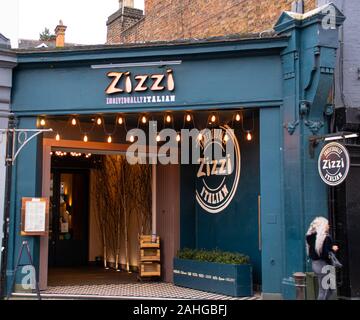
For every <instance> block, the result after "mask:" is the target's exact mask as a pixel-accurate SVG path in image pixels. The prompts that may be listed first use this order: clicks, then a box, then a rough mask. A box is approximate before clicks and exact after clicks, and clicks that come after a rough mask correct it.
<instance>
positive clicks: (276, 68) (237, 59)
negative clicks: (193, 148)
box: [7, 5, 343, 298]
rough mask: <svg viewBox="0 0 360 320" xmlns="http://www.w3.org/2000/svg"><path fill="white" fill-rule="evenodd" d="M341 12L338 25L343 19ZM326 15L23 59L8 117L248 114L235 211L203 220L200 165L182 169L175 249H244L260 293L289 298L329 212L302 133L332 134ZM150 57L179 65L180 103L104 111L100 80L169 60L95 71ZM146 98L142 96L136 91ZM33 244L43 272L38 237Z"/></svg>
mask: <svg viewBox="0 0 360 320" xmlns="http://www.w3.org/2000/svg"><path fill="white" fill-rule="evenodd" d="M330 6H332V5H330ZM336 12H337V25H340V24H341V23H342V21H343V16H342V15H341V13H340V12H338V11H336ZM324 16H325V14H324V13H322V12H315V13H314V14H313V15H311V16H309V17H307V18H306V19H302V20H300V19H298V18H296V17H293V16H292V15H290V14H288V13H284V14H283V15H282V16H281V17H280V20H279V22H278V23H277V25H276V27H275V30H276V32H277V34H276V35H275V36H274V37H271V38H261V37H258V38H248V39H247V38H242V39H240V38H227V39H225V38H224V39H212V40H209V41H194V42H184V43H181V42H179V43H171V44H169V43H159V44H149V45H132V46H103V47H84V48H80V49H75V50H74V49H72V50H70V49H64V50H55V51H47V50H45V51H34V52H21V51H18V53H17V56H18V66H17V68H16V69H15V71H14V83H13V91H12V106H11V108H12V112H14V113H15V115H16V116H17V118H18V120H19V122H18V127H19V128H27V129H29V128H36V123H37V119H38V117H39V116H46V115H52V116H57V115H58V116H60V115H73V114H84V115H85V114H106V113H113V114H114V113H125V114H126V113H141V112H165V111H186V110H192V111H206V110H218V111H220V112H221V110H222V109H223V110H225V109H226V110H239V109H240V108H244V109H246V110H250V111H251V110H253V111H254V113H255V117H256V121H255V123H256V129H255V135H254V139H255V140H254V141H252V143H251V144H247V143H246V141H245V139H244V138H243V137H242V136H239V137H238V138H239V142H240V148H241V156H242V169H241V170H242V171H241V178H240V183H239V187H238V189H237V192H236V195H235V197H234V199H233V201H232V203H231V204H230V205H229V206H228V207H227V208H226V209H225V210H224V211H223V212H222V213H221V214H213V215H210V214H206V213H204V212H203V210H202V209H201V208H200V207H199V206H198V205H197V204H196V200H195V194H194V188H195V184H196V182H195V178H194V177H195V173H196V168H194V166H191V165H182V166H181V171H180V172H181V174H180V179H181V194H180V199H181V202H180V203H181V204H180V245H181V247H199V248H215V247H218V248H220V249H225V250H231V251H239V252H243V253H246V254H248V255H250V257H251V259H252V261H253V264H254V269H255V278H256V279H257V281H259V282H260V280H261V284H262V292H263V293H264V296H265V295H269V297H275V296H276V297H278V296H280V295H282V296H283V297H285V298H294V294H295V288H294V282H293V279H292V274H293V273H294V272H297V271H305V270H306V269H308V268H309V266H308V265H306V258H305V246H304V234H305V231H306V226H307V225H308V223H309V221H310V220H311V219H312V218H313V217H314V216H317V215H319V214H327V192H326V187H325V185H323V183H322V182H321V179H320V178H319V177H318V174H317V166H316V156H315V158H311V157H310V154H309V152H308V149H309V148H308V137H309V136H311V135H316V134H319V135H320V134H323V133H325V132H326V130H327V121H328V119H327V116H326V115H325V113H324V112H325V110H326V108H327V103H328V96H329V93H330V89H331V85H332V81H333V76H334V68H335V60H336V48H337V45H338V33H337V29H324V28H323V27H322V19H323V18H324ZM151 61H181V63H180V64H176V65H171V69H173V73H174V76H175V79H176V86H175V90H174V91H173V92H169V93H166V94H169V95H175V96H176V99H175V101H173V102H167V103H162V102H156V101H155V102H153V101H152V100H151V99H150V100H149V102H147V103H135V102H136V101H133V103H130V104H129V103H125V104H116V105H112V104H106V94H105V92H104V90H105V88H106V87H107V86H108V85H109V81H108V80H109V79H108V77H107V76H106V74H107V72H109V71H119V70H120V69H121V70H122V71H129V72H131V74H157V73H163V72H166V70H167V69H168V68H169V66H167V65H166V62H164V65H163V66H161V65H160V66H155V67H154V66H140V67H137V66H129V67H126V68H125V69H126V70H124V68H117V67H116V66H114V67H113V68H112V69H103V68H97V67H96V66H99V65H109V64H120V63H127V64H128V63H135V62H136V63H138V62H151ZM124 95H125V96H127V97H130V96H131V94H127V93H124ZM150 95H151V92H149V91H147V92H145V93H143V94H142V96H150ZM128 102H130V100H129V101H128ZM41 146H42V141H41V138H40V137H38V138H36V139H35V140H33V141H32V142H31V143H30V144H29V145H28V146H26V148H24V151H23V152H22V154H21V155H20V157H19V158H18V160H17V162H16V165H15V166H14V174H13V181H12V199H11V203H12V208H11V228H10V239H11V241H10V244H9V248H8V265H7V275H8V278H9V277H10V276H11V274H12V273H11V270H12V269H13V268H14V260H15V259H16V257H17V254H18V250H19V248H20V244H21V241H22V240H23V239H22V238H21V237H20V236H19V231H20V203H21V198H22V197H36V196H41V195H42V192H43V191H42V190H41V179H42V176H41V172H42V168H41V164H42V157H43V156H42V150H41ZM317 151H318V150H317ZM258 196H260V197H261V202H260V203H261V211H260V217H261V218H260V221H258ZM259 228H260V238H259V233H258V231H259ZM29 241H30V245H31V250H32V253H33V255H34V257H35V262H36V263H37V264H38V263H39V254H40V253H39V240H38V239H37V238H34V239H33V238H31V239H29Z"/></svg>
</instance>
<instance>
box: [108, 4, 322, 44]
mask: <svg viewBox="0 0 360 320" xmlns="http://www.w3.org/2000/svg"><path fill="white" fill-rule="evenodd" d="M292 2H293V0H226V1H219V0H181V1H178V0H161V1H160V0H145V14H146V16H145V18H144V19H142V20H141V21H140V22H138V23H136V24H135V25H134V26H133V27H131V28H128V29H127V30H124V29H122V35H121V36H120V35H116V32H118V31H116V25H114V28H113V29H112V30H111V32H110V36H109V38H108V43H119V42H127V43H130V42H139V41H163V40H176V39H186V38H206V37H212V36H223V35H228V34H234V33H252V32H261V31H264V30H267V29H270V28H272V27H273V26H274V24H275V22H276V21H277V19H278V17H279V16H280V13H281V12H282V11H284V10H290V9H291V4H292ZM316 2H317V0H305V11H309V10H312V9H314V8H315V7H316ZM118 30H119V29H118Z"/></svg>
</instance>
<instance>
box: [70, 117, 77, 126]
mask: <svg viewBox="0 0 360 320" xmlns="http://www.w3.org/2000/svg"><path fill="white" fill-rule="evenodd" d="M71 124H72V125H73V126H76V119H75V118H72V120H71Z"/></svg>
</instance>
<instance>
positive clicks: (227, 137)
mask: <svg viewBox="0 0 360 320" xmlns="http://www.w3.org/2000/svg"><path fill="white" fill-rule="evenodd" d="M224 141H225V142H228V141H229V136H228V135H227V134H225V135H224Z"/></svg>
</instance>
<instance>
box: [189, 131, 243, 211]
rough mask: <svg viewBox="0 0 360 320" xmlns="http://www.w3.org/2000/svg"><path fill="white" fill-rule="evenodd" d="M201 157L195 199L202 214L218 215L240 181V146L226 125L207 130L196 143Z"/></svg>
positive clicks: (228, 201) (230, 198) (227, 203)
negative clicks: (203, 212)
mask: <svg viewBox="0 0 360 320" xmlns="http://www.w3.org/2000/svg"><path fill="white" fill-rule="evenodd" d="M198 147H199V148H200V158H199V160H198V163H199V169H198V172H197V181H196V200H197V202H198V204H199V205H200V206H201V208H203V209H204V210H205V211H207V212H209V213H219V212H221V211H223V210H224V209H225V208H226V207H227V206H228V205H229V204H230V203H231V201H232V199H233V197H234V195H235V193H236V190H237V187H238V184H239V180H240V167H241V159H240V146H239V143H238V141H237V138H236V136H235V134H234V131H233V130H231V129H230V127H228V126H221V127H220V128H218V129H213V130H209V131H208V132H207V133H206V134H204V135H203V138H202V139H201V141H200V142H199V143H198Z"/></svg>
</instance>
